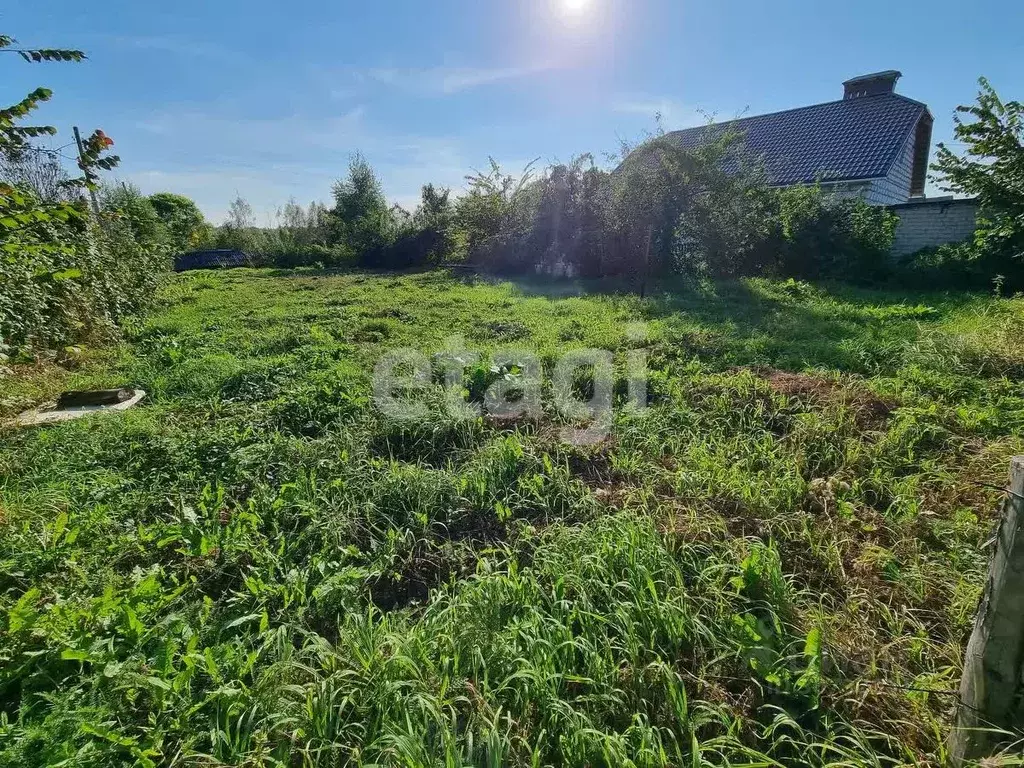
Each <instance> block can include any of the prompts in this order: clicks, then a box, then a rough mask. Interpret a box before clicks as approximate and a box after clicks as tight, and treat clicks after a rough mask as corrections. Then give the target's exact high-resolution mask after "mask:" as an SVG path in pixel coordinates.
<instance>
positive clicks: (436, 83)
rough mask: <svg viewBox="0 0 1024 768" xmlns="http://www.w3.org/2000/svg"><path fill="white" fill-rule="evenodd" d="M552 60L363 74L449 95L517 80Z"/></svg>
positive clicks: (546, 67)
mask: <svg viewBox="0 0 1024 768" xmlns="http://www.w3.org/2000/svg"><path fill="white" fill-rule="evenodd" d="M553 68H554V67H553V65H551V64H532V65H530V66H525V67H497V68H486V67H428V68H423V69H400V68H394V67H381V68H377V69H370V70H368V71H367V72H366V73H365V76H366V77H368V78H369V79H371V80H374V81H376V82H378V83H382V84H385V85H391V86H394V87H396V88H402V89H404V90H408V91H412V92H414V93H417V94H420V95H424V96H449V95H451V94H454V93H460V92H462V91H468V90H471V89H473V88H479V87H482V86H485V85H494V84H496V83H502V82H508V81H511V80H520V79H523V78H527V77H532V76H534V75H539V74H541V73H543V72H547V71H550V70H551V69H553Z"/></svg>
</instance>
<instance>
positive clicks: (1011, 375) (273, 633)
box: [0, 270, 1024, 766]
mask: <svg viewBox="0 0 1024 768" xmlns="http://www.w3.org/2000/svg"><path fill="white" fill-rule="evenodd" d="M638 330H642V331H643V336H644V338H645V339H646V340H644V341H640V340H638V334H637V332H638ZM456 336H458V337H462V338H463V339H464V340H465V343H466V344H467V345H468V346H470V347H473V348H478V349H481V350H483V351H484V352H485V353H490V352H493V351H494V350H496V349H499V348H501V347H503V346H506V345H515V346H519V347H524V346H525V347H528V348H531V349H533V350H535V351H536V352H537V353H538V354H539V355H540V357H541V359H542V360H544V362H545V365H546V366H547V368H548V370H549V372H550V366H551V365H552V363H553V361H554V360H555V359H556V358H557V356H558V355H559V354H560V353H561V352H562V351H564V350H566V349H569V348H575V347H600V348H605V349H609V350H612V351H614V352H615V353H616V359H617V364H618V365H619V367H620V369H621V361H622V360H623V359H624V355H625V352H626V351H627V350H629V349H632V348H635V347H638V346H641V347H644V348H646V349H647V350H648V355H649V359H650V367H651V370H652V375H651V381H650V383H649V395H650V400H651V405H650V407H649V408H648V409H647V410H646V411H641V412H636V411H629V410H621V411H620V412H619V413H618V414H617V416H616V420H615V424H614V429H613V433H612V436H611V437H610V438H609V439H608V440H607V441H605V442H603V443H601V444H600V445H597V446H593V447H589V448H581V447H574V446H571V445H568V444H564V443H561V442H559V440H558V439H557V434H558V432H557V426H558V419H557V418H556V417H555V416H554V415H553V414H550V413H546V414H545V416H544V418H542V419H540V420H534V421H531V422H529V423H527V422H523V423H519V424H508V423H504V424H501V423H491V422H488V421H486V420H477V421H459V420H456V419H454V418H452V417H448V416H445V415H443V414H438V415H435V416H433V417H431V418H430V419H428V420H426V421H425V422H424V423H421V424H415V425H408V424H402V423H395V422H391V421H389V420H388V419H386V418H385V417H384V416H382V415H381V414H380V413H378V412H377V411H376V410H375V409H374V408H373V407H372V404H371V401H370V392H371V387H370V373H371V371H372V369H373V365H374V364H375V363H376V362H377V360H378V359H379V358H380V357H381V355H382V354H383V353H384V351H385V350H387V349H389V348H392V347H398V346H412V347H416V348H418V349H421V350H423V351H426V352H434V351H437V350H440V349H442V348H444V347H445V345H447V344H451V343H453V342H452V341H451V339H452V337H456ZM780 370H783V371H789V372H792V373H798V374H800V375H798V376H786V375H783V374H781V373H779V371H780ZM493 377H494V374H493V373H491V370H490V366H489V365H488V363H487V361H486V359H485V360H484V361H482V362H481V363H479V364H478V365H476V366H475V367H474V368H473V369H472V370H470V371H469V372H468V374H467V380H466V387H467V389H468V390H469V391H471V392H473V393H474V394H479V393H480V392H481V391H482V390H483V388H484V387H485V386H486V384H487V383H488V382H489V381H490V380H492V379H493ZM1022 381H1024V300H1022V299H1019V298H1018V299H998V298H994V297H986V296H976V295H975V296H971V295H966V294H962V295H961V294H956V295H913V296H912V295H906V294H895V293H891V292H888V293H887V292H867V291H858V290H853V289H848V288H837V287H827V288H826V287H814V286H810V285H806V284H803V283H795V282H793V281H789V282H773V281H767V280H750V281H744V282H737V283H728V284H719V285H706V286H702V287H699V288H695V287H681V286H665V287H663V289H660V290H659V291H657V292H655V293H654V294H652V295H650V296H648V298H647V299H640V298H639V297H637V296H636V295H630V294H625V293H621V294H620V293H616V292H614V290H613V286H601V285H593V286H579V285H570V284H542V283H537V284H533V283H521V284H511V283H492V282H486V281H482V280H474V279H465V280H458V279H455V278H453V277H451V276H449V275H447V274H445V273H441V272H436V273H426V274H416V275H374V274H341V275H321V274H317V273H312V272H309V273H287V272H284V273H279V272H273V271H256V270H252V271H250V270H236V271H229V272H224V273H217V274H197V273H193V274H186V275H182V276H179V277H177V278H176V279H175V281H174V282H173V284H172V285H171V286H170V287H169V288H168V289H167V290H166V291H165V293H164V297H163V303H162V306H161V308H160V310H159V311H158V312H157V313H156V314H155V315H154V316H153V317H152V318H151V319H150V320H149V321H148V322H146V323H145V324H143V325H141V326H140V327H138V328H135V329H132V330H131V331H130V333H129V338H128V341H127V342H126V344H125V345H124V346H123V347H122V348H119V349H116V350H112V351H109V352H107V353H102V354H93V355H91V356H90V357H89V358H88V359H86V360H85V361H83V362H82V364H81V366H80V367H79V368H78V369H77V370H74V371H70V372H66V371H63V369H54V368H49V369H45V370H42V371H26V370H22V371H19V372H17V374H16V375H15V376H14V377H13V378H8V379H7V381H6V382H5V385H6V389H5V391H4V392H3V393H2V396H0V415H6V416H9V415H11V414H13V413H14V412H16V411H17V410H19V409H20V408H22V407H26V406H28V405H31V404H32V403H34V402H37V401H38V400H40V399H41V398H43V397H44V396H45V395H46V394H49V393H53V392H55V391H57V390H59V389H60V388H70V387H86V386H115V385H120V384H133V385H136V386H141V387H143V388H144V389H146V390H147V392H148V393H149V397H148V399H147V400H146V401H145V405H144V407H141V408H138V409H135V410H132V411H129V412H127V413H125V414H122V415H118V416H112V417H103V418H94V419H91V420H82V421H78V422H74V423H69V424H64V425H60V426H55V427H48V428H42V429H34V430H23V431H17V432H15V431H13V430H7V431H5V432H3V433H0V434H2V437H3V443H2V445H0V609H2V612H3V615H4V617H5V618H4V619H3V623H2V624H0V630H2V634H0V763H2V764H4V765H19V766H21V765H26V766H30V765H44V764H53V763H57V762H60V761H66V762H64V763H63V764H65V765H89V766H92V765H118V764H159V765H206V764H208V765H223V764H228V765H289V766H291V765H307V764H309V765H312V764H316V765H408V766H428V765H430V766H434V765H493V766H498V765H527V764H529V765H579V766H584V765H638V766H648V765H650V766H654V765H674V766H681V765H684V764H685V765H724V764H729V765H804V764H811V765H895V764H900V765H902V764H921V765H928V764H932V765H934V764H942V763H944V761H945V755H944V751H943V740H944V739H945V737H946V735H947V734H948V727H949V722H950V711H951V705H952V702H953V697H952V695H951V694H952V693H953V692H954V691H955V689H956V687H957V685H958V681H959V672H960V663H961V658H962V655H963V649H964V644H965V640H966V637H967V635H968V634H969V632H970V627H971V622H972V617H973V612H974V609H975V607H976V604H977V599H978V597H979V594H980V591H981V587H982V584H983V580H984V570H985V566H986V554H985V552H984V551H983V549H982V545H983V544H984V542H985V541H987V539H988V538H989V536H990V534H991V531H992V527H993V523H994V520H995V515H996V510H997V506H998V499H999V493H998V491H994V490H991V489H990V488H989V487H987V486H986V485H985V484H990V485H994V486H1000V485H1002V483H1003V482H1004V480H1005V474H1006V472H1007V468H1008V466H1009V458H1010V457H1011V456H1012V455H1014V454H1016V453H1021V452H1024V439H1022V437H1021V435H1022V434H1024V393H1022V390H1021V383H1022ZM438 399H439V398H438Z"/></svg>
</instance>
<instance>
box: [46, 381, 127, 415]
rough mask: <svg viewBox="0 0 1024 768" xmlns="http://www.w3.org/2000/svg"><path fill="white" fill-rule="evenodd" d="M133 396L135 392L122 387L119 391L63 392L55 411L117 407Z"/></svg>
mask: <svg viewBox="0 0 1024 768" xmlns="http://www.w3.org/2000/svg"><path fill="white" fill-rule="evenodd" d="M134 395H135V390H133V389H130V388H124V387H122V388H121V389H96V390H92V391H89V392H81V391H73V392H65V393H64V394H62V395H61V396H60V397H58V398H57V409H58V410H61V411H63V410H67V409H68V408H85V407H87V406H90V405H117V404H118V403H123V402H125V401H126V400H131V399H132V397H133V396H134Z"/></svg>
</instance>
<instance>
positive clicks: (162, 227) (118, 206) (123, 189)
mask: <svg viewBox="0 0 1024 768" xmlns="http://www.w3.org/2000/svg"><path fill="white" fill-rule="evenodd" d="M100 199H101V201H102V207H103V209H104V210H105V211H108V212H110V213H111V214H113V215H115V216H118V217H120V218H122V219H123V220H124V221H125V223H126V224H127V225H128V226H129V227H130V228H131V231H132V234H133V236H134V237H135V240H136V241H137V242H138V243H139V244H140V245H142V246H144V247H150V248H152V247H157V246H161V245H162V246H163V247H165V248H166V247H167V245H168V241H169V233H168V229H167V226H166V224H165V222H164V221H163V219H162V218H161V217H160V216H159V215H158V214H157V212H156V208H155V207H154V205H153V202H152V199H151V198H148V197H146V196H145V195H143V194H142V191H141V190H140V189H139V188H138V187H136V186H135V185H134V184H128V183H126V182H121V183H120V184H115V185H112V186H108V187H104V188H103V190H102V194H101V195H100Z"/></svg>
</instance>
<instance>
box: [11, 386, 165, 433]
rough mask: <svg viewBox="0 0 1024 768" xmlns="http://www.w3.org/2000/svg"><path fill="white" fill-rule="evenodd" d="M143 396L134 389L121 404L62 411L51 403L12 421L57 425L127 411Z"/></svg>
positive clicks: (20, 423)
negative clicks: (130, 395) (95, 415)
mask: <svg viewBox="0 0 1024 768" xmlns="http://www.w3.org/2000/svg"><path fill="white" fill-rule="evenodd" d="M145 396H146V393H145V391H144V390H141V389H136V390H134V394H133V395H132V397H131V398H130V399H128V400H125V401H124V402H122V403H115V404H113V405H85V406H81V407H79V408H66V409H63V410H58V409H57V407H56V404H55V403H51V404H50V405H48V406H44V407H42V408H35V409H33V410H31V411H25V413H23V414H21V415H20V416H18V417H17V418H16V419H15V420H14V424H15V426H19V427H34V426H38V425H40V424H57V423H59V422H62V421H72V420H74V419H80V418H82V417H83V416H90V415H92V414H94V413H106V412H108V411H127V410H128V409H129V408H132V407H134V406H136V405H138V404H139V402H140V401H141V400H142V398H144V397H145Z"/></svg>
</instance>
